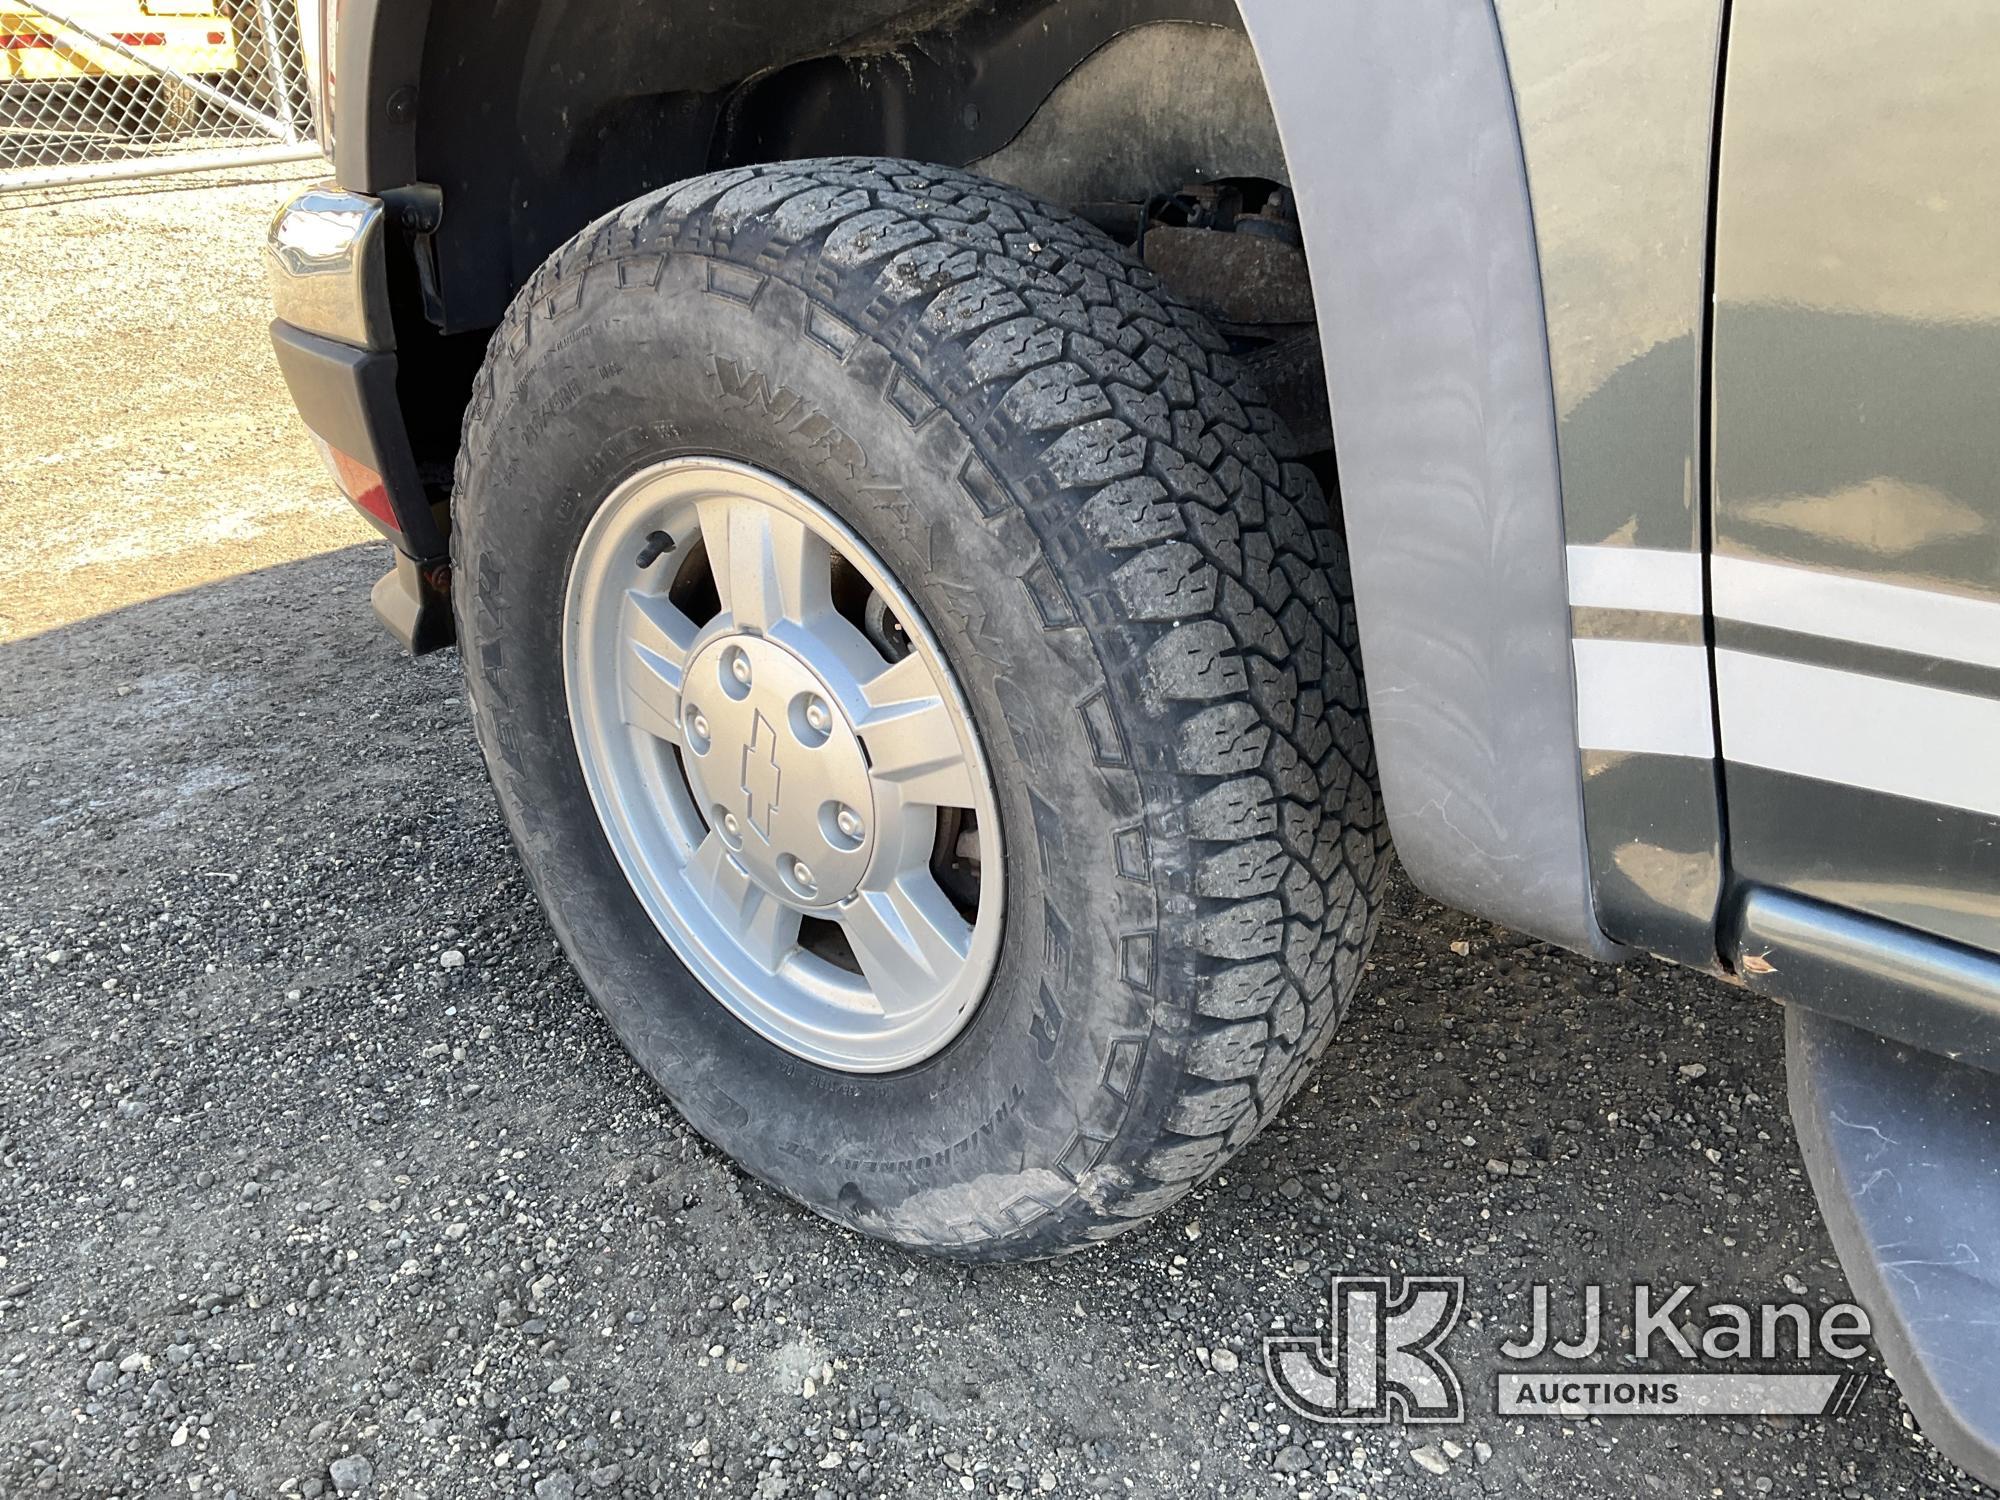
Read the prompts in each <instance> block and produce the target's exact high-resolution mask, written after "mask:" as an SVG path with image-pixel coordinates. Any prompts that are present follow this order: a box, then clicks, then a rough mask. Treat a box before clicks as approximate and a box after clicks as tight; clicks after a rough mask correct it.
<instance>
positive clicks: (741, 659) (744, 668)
mask: <svg viewBox="0 0 2000 1500" xmlns="http://www.w3.org/2000/svg"><path fill="white" fill-rule="evenodd" d="M729 675H730V676H731V677H734V678H735V679H736V680H737V681H738V682H740V683H743V684H744V685H746V686H747V685H748V684H749V682H750V658H749V657H747V656H745V655H744V654H743V653H742V652H741V651H738V652H737V653H736V654H735V655H734V656H732V657H730V658H729Z"/></svg>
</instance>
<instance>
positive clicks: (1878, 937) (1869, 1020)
mask: <svg viewBox="0 0 2000 1500" xmlns="http://www.w3.org/2000/svg"><path fill="white" fill-rule="evenodd" d="M1721 948H1722V954H1723V957H1724V958H1726V959H1727V960H1728V961H1729V964H1730V967H1731V968H1733V969H1734V970H1735V971H1736V974H1737V977H1738V978H1740V979H1741V980H1742V981H1743V983H1744V984H1746V985H1748V986H1749V987H1750V988H1751V989H1753V990H1755V991H1756V992H1757V993H1758V994H1760V995H1766V996H1769V997H1770V998H1771V999H1774V1000H1784V1001H1788V1002H1790V1003H1791V1004H1794V1005H1803V1006H1805V1007H1807V1008H1808V1009H1810V1010H1816V1011H1819V1012H1821V1013H1822V1014H1824V1015H1828V1016H1831V1017H1832V1018H1834V1019H1835V1020H1838V1021H1846V1022H1848V1023H1849V1024H1851V1025H1854V1026H1859V1027H1861V1028H1862V1029H1863V1030H1864V1031H1873V1032H1876V1033H1878V1034H1880V1035H1882V1036H1888V1037H1894V1038H1895V1039H1896V1040H1897V1041H1899V1042H1908V1043H1910V1044H1911V1045H1912V1046H1915V1047H1921V1048H1923V1049H1924V1050H1925V1051H1926V1052H1939V1053H1942V1054H1944V1055H1945V1056H1946V1057H1949V1058H1953V1059H1955V1060H1957V1061H1960V1062H1967V1063H1971V1064H1973V1065H1974V1066H1976V1067H1981V1068H1988V1069H1992V1070H1995V1071H2000V958H1995V957H1994V956H1993V955H1992V954H1990V953H1982V952H1980V951H1979V950H1978V949H1976V948H1967V947H1964V946H1962V945H1960V944H1958V943H1953V942H1949V941H1947V940H1946V939H1944V938H1938V937H1932V936H1930V935H1929V934H1928V933H1922V932H1918V931H1916V930H1914V929H1912V928H1909V927H1901V926H1898V925H1897V924H1896V923H1894V922H1885V921H1882V920H1881V919H1880V918H1879V917H1866V916H1862V915H1861V914H1860V913H1859V912H1852V911H1847V910H1844V909H1843V908H1841V907H1837V906H1829V905H1827V904H1826V903H1825V902H1822V901H1812V900H1808V899H1807V898H1805V897H1803V896H1794V895H1790V894H1788V893H1786V892H1783V891H1773V890H1766V889H1763V888H1762V887H1758V886H1752V887H1751V888H1750V889H1749V890H1747V891H1745V892H1744V893H1743V894H1742V895H1741V896H1739V897H1738V898H1737V899H1736V901H1735V902H1734V903H1733V904H1732V909H1731V911H1730V913H1729V915H1728V917H1727V918H1725V920H1724V922H1723V929H1722V941H1721ZM1994 1149H1995V1150H1996V1151H2000V1138H1996V1140H1995V1141H1994Z"/></svg>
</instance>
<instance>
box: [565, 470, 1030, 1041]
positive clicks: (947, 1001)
mask: <svg viewBox="0 0 2000 1500" xmlns="http://www.w3.org/2000/svg"><path fill="white" fill-rule="evenodd" d="M669 544H671V545H669ZM704 580H705V581H704ZM710 586H712V590H713V592H712V593H710V592H708V589H709V587H710ZM836 588H838V592H839V595H840V597H839V599H838V600H837V599H836ZM857 599H861V600H863V601H865V602H863V603H861V604H860V605H859V606H857V603H856V601H857ZM857 609H858V611H859V612H860V613H861V615H862V618H861V619H860V620H859V621H858V622H857V620H855V619H853V618H851V616H853V615H855V614H856V613H857ZM711 610H712V613H710V611H711ZM704 615H706V616H707V617H706V618H703V616H704ZM563 679H564V687H565V691H566V694H567V697H568V700H569V714H570V724H571V727H572V729H573V730H574V732H575V736H576V747H577V754H578V756H579V757H580V758H581V760H582V764H583V773H584V780H585V781H586V783H587V784H588V786H589V788H590V796H591V800H592V802H593V803H595V805H596V808H597V814H598V817H599V819H600V820H601V821H602V823H603V825H604V831H605V834H606V836H607V838H608V839H609V840H610V843H611V848H612V850H613V852H614V853H615V854H616V855H617V858H618V862H619V864H620V866H621V867H622V868H623V869H624V871H625V874H626V877H627V878H628V879H629V880H630V881H631V883H632V886H633V889H634V890H635V891H636V892H637V893H638V895H639V899H640V901H641V902H642V903H643V904H644V905H645V908H646V911H647V913H648V914H649V915H650V916H651V917H652V919H653V922H654V925H656V926H657V927H658V928H659V930H660V932H661V934H662V935H663V936H664V937H665V938H666V939H667V941H668V942H669V943H670V944H671V945H672V946H673V949H674V951H675V952H676V953H677V954H678V955H679V956H680V958H681V959H682V961H683V962H685V963H686V964H687V966H688V967H689V968H690V969H691V970H692V971H693V972H694V974H695V975H696V977H697V978H699V979H700V980H701V981H702V982H703V983H704V984H705V985H706V986H707V987H708V989H709V991H710V992H711V993H712V994H713V995H714V996H715V997H716V999H718V1000H719V1001H720V1002H721V1003H722V1004H723V1005H724V1006H726V1007H728V1009H729V1010H730V1011H731V1012H732V1013H733V1014H735V1016H736V1017H737V1018H738V1019H739V1020H741V1021H742V1022H743V1023H744V1024H745V1025H747V1026H749V1027H750V1028H751V1029H752V1030H754V1031H756V1032H757V1033H759V1034H760V1035H762V1036H763V1037H765V1038H767V1039H768V1040H770V1041H772V1042H774V1043H776V1044H777V1045H778V1046H780V1047H783V1048H785V1049H786V1050H787V1051H789V1052H793V1053H796V1054H797V1055H798V1056H800V1057H803V1058H807V1059H809V1060H811V1061H812V1062H815V1063H819V1064H821V1065H823V1066H825V1067H829V1068H837V1069H840V1070H842V1071H845V1072H856V1073H881V1072H888V1071H891V1070H894V1069H897V1068H905V1067H909V1066H910V1065H911V1064H913V1063H917V1062H920V1061H922V1060H923V1059H924V1058H926V1057H929V1056H931V1055H932V1054H933V1053H935V1052H936V1051H937V1050H938V1049H939V1048H941V1047H943V1046H944V1045H945V1044H946V1043H947V1042H949V1041H950V1040H951V1039H952V1038H953V1037H954V1036H956V1035H957V1034H958V1033H959V1032H960V1031H961V1030H962V1029H964V1027H965V1025H966V1023H967V1022H968V1021H970V1020H971V1018H972V1015H973V1012H974V1011H975V1010H976V1009H977V1007H978V1003H979V1000H980V997H981V996H982V995H983V994H984V993H985V990H986V984H987V981H988V980H989V979H990V978H991V977H992V973H993V966H994V962H995V960H996V959H997V957H998V954H999V948H1000V924H1001V851H1000V840H999V828H1000V822H999V812H998V807H997V805H996V803H995V801H994V796H993V784H992V778H991V776H990V774H989V773H988V771H987V767H986V761H985V758H984V756H983V755H982V753H981V751H980V746H979V740H978V736H977V734H976V733H975V731H974V729H973V724H972V717H971V715H970V713H969V712H968V711H967V709H966V706H965V700H964V697H963V695H962V694H961V693H960V692H959V689H958V684H957V682H956V681H955V680H954V679H953V677H952V675H951V670H950V668H949V667H948V666H947V665H946V663H945V659H944V653H943V652H942V651H941V650H940V649H939V647H938V644H937V641H936V639H935V638H934V637H933V636H932V635H931V633H930V630H929V627H928V626H926V625H925V623H924V621H923V618H922V616H921V615H920V614H919V613H918V612H917V609H916V607H915V605H914V604H913V603H912V602H911V600H910V598H909V596H908V595H907V594H906V593H905V592H904V591H903V589H902V588H901V587H900V586H899V585H898V584H897V582H896V581H895V579H894V578H893V577H892V576H891V575H890V573H889V571H888V569H887V568H885V567H884V566H883V565H882V563H881V561H880V560H879V559H878V558H876V557H875V555H874V554H873V553H872V552H871V551H870V550H869V549H868V548H867V546H866V545H865V544H863V543H862V541H861V540H860V539H859V538H858V537H856V536H855V535H854V533H853V532H852V531H850V530H849V529H848V528H847V527H846V526H845V525H844V524H843V523H842V522H841V521H840V520H839V518H838V517H836V516H835V515H833V514H832V512H830V511H829V510H827V509H826V507H825V506H823V505H821V504H820V503H819V502H818V501H816V500H814V499H813V498H812V497H810V496H809V495H806V494H804V493H803V492H802V491H800V490H798V489H796V488H794V487H793V486H791V485H789V484H786V483H785V482H783V481H782V480H779V479H777V478H775V477H774V476H772V475H770V474H766V473H763V472H761V471H760V470H757V469H754V468H751V467H749V466H747V465H744V464H738V463H733V462H730V461H728V460H724V459H714V458H684V459H675V460H672V461H670V462H667V463H662V464H656V465H654V466H653V467H651V468H648V469H645V470H643V471H641V472H640V473H638V474H635V475H633V476H632V477H631V478H630V479H628V480H626V481H625V482H624V483H623V484H621V485H620V486H619V487H618V488H617V490H615V491H614V492H613V493H612V494H611V496H610V497H609V498H608V499H607V500H606V501H605V503H604V505H603V506H602V507H601V508H600V509H599V510H598V512H597V514H596V516H595V517H594V518H593V519H592V520H591V523H590V525H589V527H588V528H587V529H586V530H585V532H584V535H583V540H582V542H581V543H580V544H579V546H578V548H577V553H576V557H575V559H574V561H573V562H572V563H571V566H570V576H569V586H568V590H567V596H566V600H565V606H564V614H563ZM968 870H970V871H972V872H974V873H973V876H972V881H971V883H970V884H968V881H967V879H966V875H967V871H968Z"/></svg>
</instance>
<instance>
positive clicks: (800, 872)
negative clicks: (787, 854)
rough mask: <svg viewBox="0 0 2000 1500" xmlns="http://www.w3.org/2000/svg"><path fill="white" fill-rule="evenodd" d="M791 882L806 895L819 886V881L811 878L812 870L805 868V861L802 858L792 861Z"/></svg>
mask: <svg viewBox="0 0 2000 1500" xmlns="http://www.w3.org/2000/svg"><path fill="white" fill-rule="evenodd" d="M792 882H793V884H795V885H796V886H798V888H799V889H800V890H802V891H804V892H805V893H806V894H807V895H808V896H810V895H811V894H812V893H813V892H814V891H815V890H817V889H818V887H819V882H818V881H816V880H814V879H813V872H812V871H811V870H808V869H807V868H806V863H805V861H804V860H802V859H795V860H793V861H792Z"/></svg>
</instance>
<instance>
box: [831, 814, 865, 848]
mask: <svg viewBox="0 0 2000 1500" xmlns="http://www.w3.org/2000/svg"><path fill="white" fill-rule="evenodd" d="M833 824H834V827H836V828H838V829H839V830H840V831H841V832H842V833H844V834H846V835H847V836H848V837H849V838H851V839H853V840H854V841H855V842H857V843H859V842H860V840H861V814H860V813H858V812H856V811H855V810H854V809H853V808H851V807H843V808H842V809H841V810H840V811H839V812H837V813H835V814H834V815H833Z"/></svg>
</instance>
